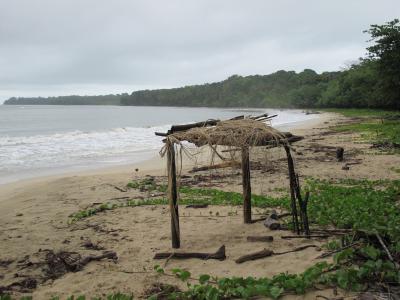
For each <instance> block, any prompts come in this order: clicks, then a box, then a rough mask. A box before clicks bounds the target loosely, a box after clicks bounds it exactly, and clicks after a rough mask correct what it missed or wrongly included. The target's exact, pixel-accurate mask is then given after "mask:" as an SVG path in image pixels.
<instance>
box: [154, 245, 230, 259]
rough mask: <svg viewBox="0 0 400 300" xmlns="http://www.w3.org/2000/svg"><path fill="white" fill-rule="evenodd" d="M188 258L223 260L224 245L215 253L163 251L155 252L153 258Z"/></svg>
mask: <svg viewBox="0 0 400 300" xmlns="http://www.w3.org/2000/svg"><path fill="white" fill-rule="evenodd" d="M164 258H167V259H171V258H177V259H188V258H199V259H205V260H206V259H217V260H225V258H226V255H225V245H222V246H221V247H220V248H219V249H218V250H217V252H215V253H201V252H163V253H156V254H155V255H154V258H153V259H164Z"/></svg>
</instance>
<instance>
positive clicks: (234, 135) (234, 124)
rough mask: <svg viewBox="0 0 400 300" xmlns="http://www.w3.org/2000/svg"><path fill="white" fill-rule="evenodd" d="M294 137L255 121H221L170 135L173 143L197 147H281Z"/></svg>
mask: <svg viewBox="0 0 400 300" xmlns="http://www.w3.org/2000/svg"><path fill="white" fill-rule="evenodd" d="M290 137H293V136H292V135H291V134H290V133H283V132H280V131H279V130H276V129H274V128H272V127H271V126H268V125H267V124H266V123H264V122H262V121H257V120H253V119H250V118H248V119H241V120H226V121H219V122H217V123H216V125H215V126H203V127H194V128H190V129H188V130H185V131H178V132H174V133H171V134H169V135H168V139H169V140H170V141H171V142H172V143H178V144H180V143H181V142H182V141H188V142H190V143H193V144H195V145H196V146H198V147H200V146H204V145H210V146H216V145H220V146H232V147H249V146H265V145H279V144H284V143H286V142H287V139H288V138H290Z"/></svg>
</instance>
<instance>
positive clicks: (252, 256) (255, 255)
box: [235, 249, 274, 264]
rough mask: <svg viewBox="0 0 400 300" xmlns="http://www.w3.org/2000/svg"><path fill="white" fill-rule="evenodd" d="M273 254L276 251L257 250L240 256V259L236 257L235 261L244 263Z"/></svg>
mask: <svg viewBox="0 0 400 300" xmlns="http://www.w3.org/2000/svg"><path fill="white" fill-rule="evenodd" d="M273 254H274V252H273V251H272V250H268V249H263V250H261V251H258V252H255V253H251V254H246V255H243V256H241V257H239V258H238V259H236V260H235V262H236V263H237V264H241V263H244V262H246V261H249V260H256V259H260V258H264V257H268V256H272V255H273Z"/></svg>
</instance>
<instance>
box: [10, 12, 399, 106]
mask: <svg viewBox="0 0 400 300" xmlns="http://www.w3.org/2000/svg"><path fill="white" fill-rule="evenodd" d="M365 32H366V33H368V34H369V35H370V36H371V40H370V42H373V44H372V46H370V47H368V48H367V51H368V53H367V56H366V57H364V58H361V59H359V61H358V62H357V63H355V64H353V65H351V66H350V67H349V68H348V69H346V70H342V71H337V72H323V73H321V74H318V73H317V72H315V71H314V70H311V69H305V70H304V71H302V72H299V73H296V72H294V71H284V70H281V71H278V72H275V73H273V74H269V75H252V76H245V77H243V76H239V75H233V76H231V77H229V78H228V79H226V80H224V81H221V82H215V83H207V84H202V85H192V86H185V87H181V88H172V89H158V90H141V91H135V92H133V93H131V94H120V95H107V96H60V97H50V98H11V99H9V100H7V101H6V102H5V104H24V105H26V104H58V105H60V104H65V105H68V104H74V105H78V104H80V105H82V104H86V105H92V104H103V105H104V104H112V105H136V106H144V105H154V106H208V107H271V108H272V107H282V108H289V107H299V108H323V107H340V108H384V109H400V25H399V20H398V19H395V20H393V21H390V22H387V23H385V24H383V25H371V26H370V28H369V29H368V30H366V31H365Z"/></svg>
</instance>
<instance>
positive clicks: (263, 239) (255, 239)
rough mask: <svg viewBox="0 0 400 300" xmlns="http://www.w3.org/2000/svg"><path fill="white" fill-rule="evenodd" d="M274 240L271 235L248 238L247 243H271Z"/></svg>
mask: <svg viewBox="0 0 400 300" xmlns="http://www.w3.org/2000/svg"><path fill="white" fill-rule="evenodd" d="M273 240H274V237H273V236H271V235H266V236H248V237H247V241H248V242H272V241H273Z"/></svg>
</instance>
